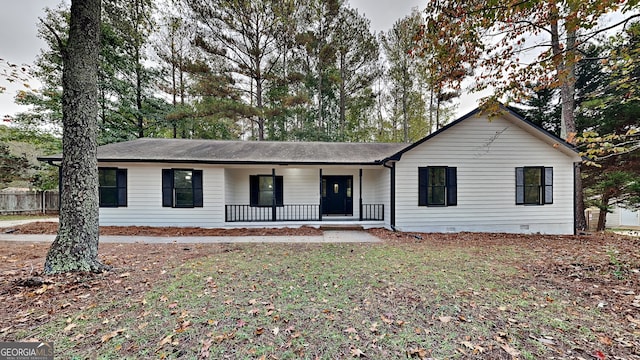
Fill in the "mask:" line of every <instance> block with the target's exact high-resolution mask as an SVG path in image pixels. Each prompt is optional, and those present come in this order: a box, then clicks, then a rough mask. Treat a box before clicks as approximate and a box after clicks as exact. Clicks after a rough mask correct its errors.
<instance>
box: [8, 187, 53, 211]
mask: <svg viewBox="0 0 640 360" xmlns="http://www.w3.org/2000/svg"><path fill="white" fill-rule="evenodd" d="M59 209H60V196H59V195H58V192H57V191H53V190H48V191H9V192H0V214H3V215H7V214H57V213H58V210H59Z"/></svg>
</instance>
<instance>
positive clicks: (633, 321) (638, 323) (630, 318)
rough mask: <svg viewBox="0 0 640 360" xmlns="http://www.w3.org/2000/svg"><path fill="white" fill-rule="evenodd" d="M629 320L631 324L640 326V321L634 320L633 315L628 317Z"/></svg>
mask: <svg viewBox="0 0 640 360" xmlns="http://www.w3.org/2000/svg"><path fill="white" fill-rule="evenodd" d="M627 320H629V321H630V322H632V323H634V324H636V325H640V320H638V319H634V318H633V316H631V315H627Z"/></svg>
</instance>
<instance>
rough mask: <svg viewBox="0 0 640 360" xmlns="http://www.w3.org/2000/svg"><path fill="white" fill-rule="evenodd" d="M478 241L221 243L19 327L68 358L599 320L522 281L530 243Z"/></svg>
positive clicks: (571, 336) (234, 352) (526, 328)
mask: <svg viewBox="0 0 640 360" xmlns="http://www.w3.org/2000/svg"><path fill="white" fill-rule="evenodd" d="M479 251H480V250H479V249H477V248H475V247H435V248H434V247H430V246H428V245H426V244H399V245H398V244H396V245H387V244H384V245H360V244H323V245H312V244H309V245H286V244H269V245H264V244H257V245H256V244H247V245H230V247H229V249H228V251H227V252H224V253H221V254H219V255H215V256H211V257H208V258H201V259H196V260H193V261H190V262H186V263H183V264H181V265H180V266H179V267H178V268H176V269H175V271H174V273H172V274H169V275H171V276H168V277H167V278H166V280H163V281H162V282H159V283H155V284H152V285H149V290H148V291H147V292H146V293H145V294H144V297H142V298H130V297H127V296H122V297H116V298H114V299H112V302H105V303H100V304H95V306H91V307H88V308H86V309H83V310H81V311H79V312H77V313H76V314H74V315H73V316H71V317H69V318H65V319H57V320H55V321H52V322H49V323H46V324H43V325H42V326H40V327H39V328H38V329H34V330H32V333H31V334H28V333H25V334H23V335H24V336H29V335H34V334H35V335H36V336H37V337H39V338H40V339H43V340H48V341H49V340H50V341H54V342H55V347H56V355H57V356H59V357H60V358H71V359H73V358H77V359H82V358H98V359H122V358H131V359H135V358H169V359H173V358H181V359H182V358H184V359H197V358H204V357H209V358H212V359H223V358H231V359H256V358H277V359H316V358H319V359H335V358H349V357H355V356H358V355H359V354H360V353H359V352H362V353H364V354H365V355H366V356H367V357H368V358H370V359H383V358H384V359H394V358H396V359H402V358H407V357H414V358H421V357H422V358H426V357H432V358H437V359H444V358H447V359H449V358H462V357H478V358H495V357H498V355H500V356H505V354H507V352H506V351H507V350H513V351H514V352H517V353H518V354H520V355H519V356H521V357H522V358H525V359H536V358H548V357H551V356H557V355H558V351H564V350H562V349H573V348H574V346H575V343H576V342H578V341H582V339H586V340H587V341H593V339H594V334H593V333H592V330H590V329H591V328H590V326H589V324H597V323H601V324H602V323H607V321H603V320H606V319H603V317H604V316H605V315H604V314H602V313H600V312H597V311H593V310H589V309H588V307H586V305H583V304H580V303H577V302H576V301H575V299H574V298H573V297H572V296H571V295H570V294H568V293H566V292H564V291H562V290H560V289H555V288H553V287H552V286H546V287H542V286H541V285H540V284H538V283H535V286H532V285H531V284H533V283H531V282H528V280H530V279H528V278H527V276H529V275H527V274H523V273H522V272H521V271H520V270H519V269H518V268H517V266H516V265H515V264H517V262H518V261H523V262H526V261H527V260H528V257H530V256H533V255H532V254H528V253H526V252H525V251H522V250H519V249H517V248H515V247H503V248H501V249H499V251H492V252H490V254H484V255H482V256H480V255H479ZM482 252H485V250H482ZM105 291H108V290H107V289H105ZM71 324H73V327H72V328H71V329H69V330H67V331H61V329H64V328H69V326H70V325H71ZM585 324H587V325H586V326H585ZM543 337H544V338H547V339H552V340H550V341H552V342H553V344H554V345H555V346H546V345H544V344H542V343H541V342H540V341H539V339H540V338H543ZM505 349H507V350H505Z"/></svg>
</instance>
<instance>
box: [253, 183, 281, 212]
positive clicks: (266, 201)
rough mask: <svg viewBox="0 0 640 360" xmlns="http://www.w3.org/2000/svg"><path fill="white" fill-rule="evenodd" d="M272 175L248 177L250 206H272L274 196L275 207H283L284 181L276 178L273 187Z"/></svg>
mask: <svg viewBox="0 0 640 360" xmlns="http://www.w3.org/2000/svg"><path fill="white" fill-rule="evenodd" d="M273 179H274V176H272V175H251V176H250V177H249V194H250V199H249V200H250V201H249V203H250V205H251V206H272V205H273V199H274V196H275V199H276V206H283V204H284V202H283V192H284V191H283V190H284V180H283V177H282V176H276V177H275V180H276V183H275V185H274V184H273Z"/></svg>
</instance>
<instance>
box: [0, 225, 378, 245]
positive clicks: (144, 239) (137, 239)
mask: <svg viewBox="0 0 640 360" xmlns="http://www.w3.org/2000/svg"><path fill="white" fill-rule="evenodd" d="M0 227H2V226H0ZM55 237H56V236H55V235H22V234H16V235H12V234H0V241H33V242H52V241H53V240H54V239H55ZM380 241H381V240H380V239H379V238H377V237H375V236H373V235H371V234H369V233H368V232H365V231H343V230H325V231H324V234H323V235H320V236H176V237H168V236H167V237H165V236H111V235H108V236H100V242H102V243H148V244H171V243H179V244H198V243H211V244H219V243H375V242H380Z"/></svg>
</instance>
